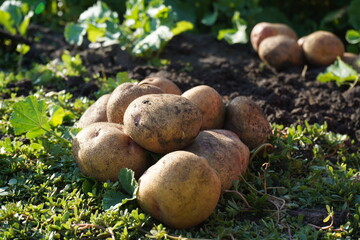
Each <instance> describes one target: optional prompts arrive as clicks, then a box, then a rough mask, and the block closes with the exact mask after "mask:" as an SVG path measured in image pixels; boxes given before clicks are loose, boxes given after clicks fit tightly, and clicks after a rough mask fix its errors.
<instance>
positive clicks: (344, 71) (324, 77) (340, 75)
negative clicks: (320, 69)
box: [316, 58, 358, 86]
mask: <svg viewBox="0 0 360 240" xmlns="http://www.w3.org/2000/svg"><path fill="white" fill-rule="evenodd" d="M357 78H358V73H357V71H356V70H355V69H353V68H352V67H351V66H350V65H348V64H346V63H345V62H344V61H342V60H341V59H340V58H338V59H337V60H336V61H335V62H334V63H333V64H332V65H330V66H329V67H327V68H326V70H325V72H324V73H320V74H319V75H318V76H317V77H316V80H317V81H320V82H330V81H335V82H336V84H337V85H338V86H341V85H343V84H344V83H346V82H348V81H355V80H356V79H357Z"/></svg>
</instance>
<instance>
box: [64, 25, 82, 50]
mask: <svg viewBox="0 0 360 240" xmlns="http://www.w3.org/2000/svg"><path fill="white" fill-rule="evenodd" d="M85 33H86V29H85V28H84V27H82V26H81V25H78V24H75V23H68V24H67V25H66V27H65V32H64V35H65V39H66V41H67V42H69V43H71V44H76V45H78V46H80V45H81V44H82V42H83V40H84V35H85Z"/></svg>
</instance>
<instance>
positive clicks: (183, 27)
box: [171, 21, 194, 36]
mask: <svg viewBox="0 0 360 240" xmlns="http://www.w3.org/2000/svg"><path fill="white" fill-rule="evenodd" d="M193 28H194V25H193V24H192V23H191V22H188V21H180V22H177V23H176V26H175V28H173V29H171V32H172V34H173V35H174V36H176V35H179V34H180V33H183V32H186V31H189V30H192V29H193Z"/></svg>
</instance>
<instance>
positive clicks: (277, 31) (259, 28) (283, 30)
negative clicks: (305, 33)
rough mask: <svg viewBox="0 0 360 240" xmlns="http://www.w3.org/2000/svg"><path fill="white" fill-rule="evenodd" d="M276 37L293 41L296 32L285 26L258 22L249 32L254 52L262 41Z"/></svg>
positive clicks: (295, 38)
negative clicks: (286, 37)
mask: <svg viewBox="0 0 360 240" xmlns="http://www.w3.org/2000/svg"><path fill="white" fill-rule="evenodd" d="M276 35H286V36H288V37H290V38H292V39H294V40H297V38H298V37H297V34H296V32H295V31H294V30H293V29H292V28H291V27H289V26H288V25H286V24H282V23H269V22H260V23H258V24H256V25H255V26H254V28H253V29H252V30H251V33H250V41H251V45H252V47H253V48H254V50H255V51H258V48H259V45H260V43H261V42H262V41H263V40H264V39H266V38H268V37H271V36H276Z"/></svg>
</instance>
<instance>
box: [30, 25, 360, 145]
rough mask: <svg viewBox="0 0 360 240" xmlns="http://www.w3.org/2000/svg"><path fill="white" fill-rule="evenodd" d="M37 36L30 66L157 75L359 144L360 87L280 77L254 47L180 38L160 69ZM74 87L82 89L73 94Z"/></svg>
mask: <svg viewBox="0 0 360 240" xmlns="http://www.w3.org/2000/svg"><path fill="white" fill-rule="evenodd" d="M32 32H33V34H34V35H35V34H37V35H41V36H43V40H42V41H41V42H39V43H36V44H35V43H34V44H33V45H32V46H31V52H30V53H29V54H28V56H27V58H25V64H26V62H27V63H31V62H33V61H38V62H41V61H45V60H44V59H49V58H50V59H51V58H56V57H59V56H60V54H61V53H62V52H63V50H65V49H68V50H71V52H72V53H79V54H80V55H81V56H82V59H83V62H84V64H85V66H86V67H87V69H88V71H89V75H91V74H92V73H100V74H105V75H106V76H108V77H111V76H115V74H116V73H118V72H119V71H127V72H128V73H129V75H130V77H132V78H133V79H137V80H142V79H144V78H145V77H147V76H149V75H151V74H157V75H162V76H165V77H167V78H169V79H170V80H172V81H174V82H175V83H176V84H177V85H178V86H179V87H180V88H181V89H182V90H183V91H185V90H187V89H189V88H191V87H193V86H196V85H200V84H206V85H209V86H212V87H214V88H215V89H216V90H217V91H218V92H219V93H220V94H221V95H223V96H224V100H225V101H228V100H230V99H232V98H234V97H236V96H239V95H242V96H248V97H250V98H252V99H253V100H254V101H255V102H256V103H257V104H258V105H259V106H260V107H261V108H262V109H263V111H264V112H265V115H266V116H267V118H268V120H269V121H270V122H272V123H278V124H283V125H285V126H289V125H290V124H295V123H300V124H303V123H304V121H308V122H309V123H311V124H312V123H319V124H323V123H324V122H327V124H328V130H330V131H333V132H336V133H341V134H348V135H349V136H350V137H351V138H352V139H355V140H357V143H359V142H360V85H359V84H358V85H357V86H355V87H354V88H349V86H343V87H338V86H336V85H335V84H334V83H326V84H325V83H320V82H318V81H316V76H317V74H318V73H320V72H322V71H324V68H315V67H309V68H308V69H302V68H292V69H287V70H285V71H282V72H276V71H275V70H273V69H271V68H269V67H267V66H265V65H264V64H262V62H261V61H260V60H259V58H258V56H257V54H256V53H255V52H254V51H253V50H252V49H251V47H250V46H249V45H228V44H226V43H225V42H223V41H218V40H216V39H215V38H214V37H213V36H210V35H192V34H183V35H180V36H177V37H175V38H174V39H173V40H172V41H171V42H170V43H169V44H168V45H167V47H166V49H165V50H164V52H163V53H162V54H161V56H160V58H161V59H168V60H169V61H170V64H168V65H166V66H162V67H155V66H151V65H149V64H147V61H145V60H142V59H135V58H133V57H131V56H130V55H129V54H128V53H127V52H124V51H122V50H121V49H120V47H119V46H118V45H113V46H109V47H106V48H99V49H86V48H74V47H72V46H69V45H67V44H66V43H65V41H64V39H63V37H62V35H59V33H56V32H51V31H50V30H47V29H42V28H39V27H33V28H32ZM90 73H91V74H90ZM26 84H28V83H26ZM68 86H69V89H70V86H71V89H72V91H73V94H74V95H75V96H78V95H85V96H90V97H91V96H93V95H92V94H93V93H94V91H97V90H98V86H96V84H95V83H94V82H90V83H85V82H84V81H83V79H81V77H80V78H75V79H71V80H70V82H69V83H68ZM74 86H78V88H75V90H74Z"/></svg>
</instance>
